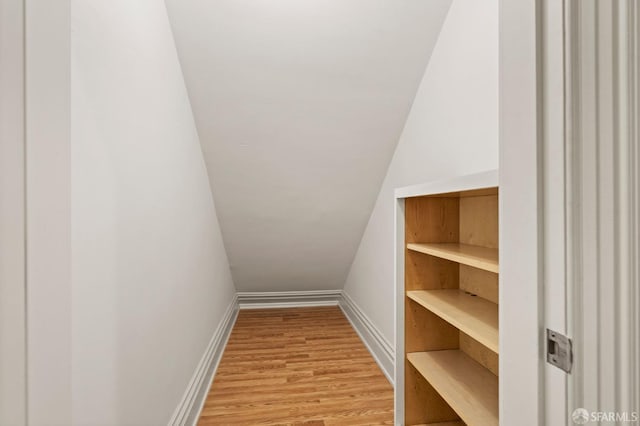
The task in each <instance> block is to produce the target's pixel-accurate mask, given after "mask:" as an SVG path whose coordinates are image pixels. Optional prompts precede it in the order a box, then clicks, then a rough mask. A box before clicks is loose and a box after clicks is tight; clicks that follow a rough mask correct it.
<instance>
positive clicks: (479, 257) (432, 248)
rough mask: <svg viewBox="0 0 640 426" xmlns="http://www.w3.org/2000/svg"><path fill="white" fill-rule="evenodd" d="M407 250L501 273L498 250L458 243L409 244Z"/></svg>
mask: <svg viewBox="0 0 640 426" xmlns="http://www.w3.org/2000/svg"><path fill="white" fill-rule="evenodd" d="M407 249H409V250H413V251H417V252H420V253H424V254H428V255H431V256H437V257H441V258H443V259H447V260H451V261H453V262H459V263H462V264H464V265H469V266H473V267H474V268H480V269H484V270H485V271H489V272H495V273H498V272H499V266H498V249H493V248H487V247H480V246H471V245H468V244H458V243H438V244H436V243H429V244H426V243H409V244H407Z"/></svg>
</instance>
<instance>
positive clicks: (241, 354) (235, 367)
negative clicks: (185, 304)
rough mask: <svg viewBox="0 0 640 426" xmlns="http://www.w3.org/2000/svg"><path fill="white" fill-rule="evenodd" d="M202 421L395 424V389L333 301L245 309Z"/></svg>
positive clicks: (309, 425) (310, 425) (318, 425)
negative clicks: (307, 304) (317, 304)
mask: <svg viewBox="0 0 640 426" xmlns="http://www.w3.org/2000/svg"><path fill="white" fill-rule="evenodd" d="M198 424H199V425H254V424H255V425H258V424H259V425H305V426H322V425H324V426H331V425H345V426H346V425H379V424H389V425H390V424H393V388H392V387H391V385H390V384H389V382H388V381H387V379H386V377H385V376H384V375H383V374H382V371H381V370H380V369H379V367H378V365H377V364H376V362H375V361H374V360H373V358H372V357H371V354H370V353H369V351H368V350H367V348H366V347H365V346H364V344H363V343H362V341H361V340H360V338H359V337H358V335H357V334H356V332H355V331H354V330H353V328H352V327H351V324H350V323H349V321H348V320H347V319H346V318H345V316H344V315H343V313H342V311H341V310H340V308H339V307H337V306H329V307H313V308H292V309H255V310H253V309H250V310H242V311H240V313H239V315H238V320H237V322H236V324H235V326H234V328H233V331H232V333H231V336H230V338H229V343H228V345H227V347H226V349H225V352H224V355H223V357H222V360H221V362H220V366H219V367H218V371H217V372H216V376H215V378H214V381H213V385H212V387H211V389H210V390H209V394H208V396H207V400H206V402H205V405H204V408H203V411H202V414H201V416H200V420H199V423H198Z"/></svg>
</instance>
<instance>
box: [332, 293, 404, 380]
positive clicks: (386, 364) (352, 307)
mask: <svg viewBox="0 0 640 426" xmlns="http://www.w3.org/2000/svg"><path fill="white" fill-rule="evenodd" d="M340 308H341V309H342V311H343V312H344V315H345V316H346V317H347V319H348V320H349V322H350V323H351V325H352V326H353V328H354V329H355V330H356V332H357V333H358V335H360V339H362V341H363V342H364V344H365V346H366V347H367V349H369V352H371V355H372V356H373V359H375V360H376V362H377V363H378V365H379V366H380V369H381V370H382V372H383V373H384V375H385V376H386V377H387V380H389V382H390V383H391V384H392V385H393V386H395V380H394V371H395V358H396V355H395V349H394V347H393V345H391V344H390V343H389V341H388V340H387V339H385V338H384V336H383V335H382V333H381V332H380V330H378V328H377V327H376V326H375V325H374V324H373V322H371V320H370V319H369V317H368V316H367V315H365V313H364V312H363V311H362V310H361V309H360V307H359V306H358V305H356V303H355V302H354V301H353V299H351V297H349V295H348V294H347V293H345V292H344V291H343V292H342V297H341V300H340Z"/></svg>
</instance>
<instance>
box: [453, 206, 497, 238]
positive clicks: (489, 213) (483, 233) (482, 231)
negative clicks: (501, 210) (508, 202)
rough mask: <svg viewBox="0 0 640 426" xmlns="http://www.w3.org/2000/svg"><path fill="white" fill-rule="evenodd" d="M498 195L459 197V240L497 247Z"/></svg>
mask: <svg viewBox="0 0 640 426" xmlns="http://www.w3.org/2000/svg"><path fill="white" fill-rule="evenodd" d="M498 235H499V234H498V196H497V195H489V196H484V197H462V198H460V242H461V243H462V244H471V245H474V246H483V247H490V248H498Z"/></svg>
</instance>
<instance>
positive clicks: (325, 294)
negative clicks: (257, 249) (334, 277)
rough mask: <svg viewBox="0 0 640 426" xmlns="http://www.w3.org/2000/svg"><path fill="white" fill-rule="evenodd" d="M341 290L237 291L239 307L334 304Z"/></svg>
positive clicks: (339, 297) (258, 307) (267, 307)
mask: <svg viewBox="0 0 640 426" xmlns="http://www.w3.org/2000/svg"><path fill="white" fill-rule="evenodd" d="M341 298H342V290H315V291H266V292H258V291H256V292H251V291H249V292H245V291H242V292H238V304H239V305H240V309H269V308H301V307H309V306H336V305H338V303H339V302H340V299H341Z"/></svg>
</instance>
